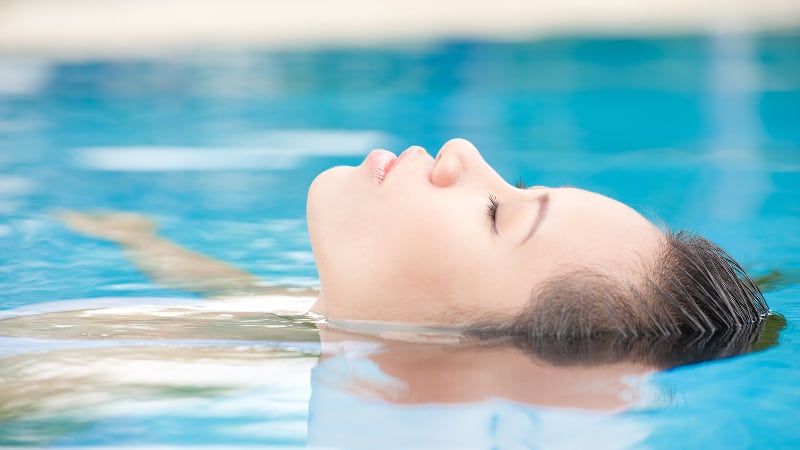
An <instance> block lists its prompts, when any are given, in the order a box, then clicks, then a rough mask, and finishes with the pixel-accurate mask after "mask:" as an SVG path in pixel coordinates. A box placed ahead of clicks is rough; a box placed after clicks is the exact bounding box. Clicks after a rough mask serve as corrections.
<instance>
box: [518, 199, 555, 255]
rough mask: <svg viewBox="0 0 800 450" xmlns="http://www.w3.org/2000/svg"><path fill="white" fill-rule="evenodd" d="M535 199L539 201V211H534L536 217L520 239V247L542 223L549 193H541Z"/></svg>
mask: <svg viewBox="0 0 800 450" xmlns="http://www.w3.org/2000/svg"><path fill="white" fill-rule="evenodd" d="M537 201H538V202H539V212H538V213H536V219H534V220H533V224H531V229H530V230H528V234H526V235H525V238H524V239H523V240H522V242H520V244H519V245H520V247H521V246H523V245H525V243H526V242H528V240H530V238H531V236H533V235H534V234H536V230H538V229H539V225H541V224H542V221H543V220H544V218H545V216H547V206H548V205H549V204H550V195H549V194H545V195H542V196H541V197H539V199H538V200H537Z"/></svg>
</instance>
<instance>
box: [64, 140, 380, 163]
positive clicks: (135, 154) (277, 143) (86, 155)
mask: <svg viewBox="0 0 800 450" xmlns="http://www.w3.org/2000/svg"><path fill="white" fill-rule="evenodd" d="M392 140H393V139H392V137H391V136H390V135H388V134H385V133H382V132H379V131H361V130H355V131H352V130H281V131H272V132H267V133H262V134H259V135H258V136H256V137H255V139H250V142H248V145H247V146H246V147H161V146H131V147H91V148H81V149H76V150H74V151H73V160H74V162H75V164H76V165H78V166H79V167H82V168H85V169H92V170H107V171H142V172H168V171H187V170H188V171H216V170H287V169H293V168H295V167H298V166H299V165H300V164H301V163H302V161H303V160H304V159H305V158H311V157H320V156H354V155H365V154H366V153H367V152H369V151H370V150H372V149H374V148H378V147H381V146H385V145H386V144H387V143H389V142H391V141H392Z"/></svg>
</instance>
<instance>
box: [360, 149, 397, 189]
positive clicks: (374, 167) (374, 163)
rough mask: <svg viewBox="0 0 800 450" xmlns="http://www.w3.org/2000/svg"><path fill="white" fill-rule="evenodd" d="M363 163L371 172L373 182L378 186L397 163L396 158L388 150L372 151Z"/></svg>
mask: <svg viewBox="0 0 800 450" xmlns="http://www.w3.org/2000/svg"><path fill="white" fill-rule="evenodd" d="M364 162H365V163H366V164H367V167H369V169H370V170H371V171H372V174H373V175H374V176H375V180H377V181H378V184H380V183H383V180H384V179H385V178H386V176H387V175H389V171H390V170H392V167H394V165H395V163H396V162H397V156H396V155H395V154H394V153H392V152H390V151H388V150H373V151H371V152H369V154H368V155H367V158H366V159H365V160H364Z"/></svg>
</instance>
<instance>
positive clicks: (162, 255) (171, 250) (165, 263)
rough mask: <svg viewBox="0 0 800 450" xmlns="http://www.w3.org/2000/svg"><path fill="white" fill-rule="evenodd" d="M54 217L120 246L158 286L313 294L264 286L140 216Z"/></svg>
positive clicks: (216, 292) (216, 293) (211, 292)
mask: <svg viewBox="0 0 800 450" xmlns="http://www.w3.org/2000/svg"><path fill="white" fill-rule="evenodd" d="M58 216H59V218H60V219H61V221H62V222H63V223H64V224H65V225H66V226H67V227H69V228H70V229H71V230H73V231H75V232H77V233H80V234H83V235H85V236H89V237H93V238H97V239H103V240H107V241H111V242H114V243H116V244H119V245H120V246H122V248H123V249H124V250H125V254H126V256H128V258H129V259H130V260H131V261H132V262H133V263H134V264H135V265H136V267H138V268H139V270H141V271H142V272H143V273H144V274H146V275H147V276H148V277H150V278H151V279H152V280H153V281H155V282H156V283H157V284H159V285H160V286H162V287H166V288H175V289H182V290H185V291H188V292H194V293H198V294H202V295H204V296H207V297H211V298H224V297H230V296H242V295H300V296H309V295H316V294H317V291H316V290H314V289H308V288H291V287H284V286H266V285H265V284H264V280H262V279H260V278H258V277H256V276H255V275H253V274H251V273H248V272H245V271H243V270H240V269H237V268H236V267H234V266H232V265H230V264H228V263H226V262H224V261H220V260H217V259H214V258H210V257H208V256H207V255H204V254H202V253H198V252H195V251H193V250H190V249H188V248H186V247H184V246H182V245H180V244H178V243H176V242H173V241H170V240H167V239H164V238H162V237H160V236H158V235H157V234H156V223H155V222H154V221H153V220H152V219H149V218H148V217H146V216H144V215H141V214H137V213H131V212H124V213H123V212H105V213H82V212H76V211H64V212H61V213H59V214H58Z"/></svg>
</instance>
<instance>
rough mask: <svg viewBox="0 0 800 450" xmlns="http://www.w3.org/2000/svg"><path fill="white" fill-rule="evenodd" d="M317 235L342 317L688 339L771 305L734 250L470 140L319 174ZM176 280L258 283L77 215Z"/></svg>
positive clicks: (85, 228) (238, 287)
mask: <svg viewBox="0 0 800 450" xmlns="http://www.w3.org/2000/svg"><path fill="white" fill-rule="evenodd" d="M307 208H308V211H307V217H308V229H309V235H310V238H311V245H312V248H313V251H314V255H315V258H316V261H317V268H318V272H319V275H320V285H321V289H320V292H319V295H318V297H317V299H316V302H315V303H314V305H313V307H312V308H311V311H313V312H316V313H319V314H323V315H325V316H327V317H328V318H329V319H330V320H333V321H337V320H338V321H342V320H369V321H380V322H403V323H412V324H425V325H445V324H446V325H455V326H459V327H466V328H468V329H470V330H472V331H473V332H475V333H477V334H479V335H485V334H497V333H503V334H513V335H519V336H527V337H531V336H543V335H548V336H552V335H558V336H598V335H600V334H614V335H625V336H637V335H648V336H651V335H675V334H680V333H683V332H687V331H691V332H695V333H706V332H713V331H715V330H719V329H723V330H724V329H730V328H735V327H738V326H742V325H746V324H755V323H758V322H760V321H761V320H762V319H763V318H764V317H765V316H766V313H767V311H768V310H767V305H766V303H765V301H764V298H763V296H762V295H761V292H760V291H759V289H758V287H757V286H756V284H755V283H754V282H753V281H752V280H751V279H750V278H749V277H748V276H747V274H746V273H745V272H744V271H743V270H742V268H741V267H740V266H739V265H738V264H737V263H736V262H735V261H734V260H733V259H732V258H731V257H730V256H729V255H728V254H727V253H725V252H724V251H723V250H721V249H720V248H719V247H717V246H716V245H714V244H712V243H711V242H709V241H707V240H705V239H703V238H701V237H696V236H692V235H690V234H687V233H684V232H680V233H677V234H675V233H671V232H666V233H665V232H662V231H661V230H659V229H658V228H657V227H655V226H654V225H653V224H652V223H650V222H649V221H647V220H646V219H645V218H644V217H642V216H641V215H640V214H638V213H637V212H636V211H634V210H633V209H631V208H630V207H628V206H626V205H624V204H622V203H620V202H618V201H615V200H613V199H610V198H608V197H605V196H602V195H599V194H596V193H592V192H588V191H584V190H581V189H575V188H571V187H562V188H549V187H543V186H535V187H532V188H529V189H521V188H518V187H514V186H511V185H509V184H507V183H505V182H504V181H503V180H502V178H501V177H500V176H499V175H498V174H497V173H496V172H495V171H494V170H493V169H492V168H491V167H489V166H488V164H487V163H486V162H485V161H484V160H483V159H482V157H481V156H480V154H479V152H478V150H477V149H476V148H475V147H474V146H473V145H472V144H471V143H470V142H468V141H466V140H463V139H454V140H451V141H449V142H447V143H446V144H445V145H444V146H443V147H442V148H441V150H440V151H439V152H438V154H437V156H436V158H435V159H434V158H433V157H431V156H430V155H429V154H428V153H427V152H426V151H425V150H424V149H422V148H420V147H411V148H408V149H406V150H405V151H404V152H402V153H401V154H400V155H399V156H398V157H396V156H395V155H393V154H391V153H390V152H388V151H385V150H375V151H373V152H371V153H370V154H369V155H368V156H367V157H366V159H365V160H364V162H363V163H362V164H361V165H359V166H357V167H334V168H332V169H330V170H327V171H325V172H323V173H322V174H320V175H319V176H318V177H317V178H316V179H315V180H314V182H313V183H312V185H311V188H310V189H309V194H308V204H307ZM63 219H64V220H65V222H66V223H67V224H68V225H70V226H71V227H72V228H74V229H75V230H78V231H80V232H83V233H86V234H89V235H93V236H97V237H101V238H106V239H110V240H112V241H115V242H118V243H119V244H121V245H123V246H124V247H125V248H126V249H127V250H128V251H129V252H130V254H131V256H132V258H133V259H134V261H135V262H136V263H137V264H138V265H139V266H140V267H141V268H142V269H143V270H144V271H145V272H147V273H149V274H150V275H152V276H153V277H154V278H155V279H156V280H159V281H161V282H162V283H164V284H166V285H169V286H180V287H184V288H189V289H193V290H201V291H204V292H207V293H210V294H212V295H216V296H224V295H231V294H236V293H242V292H248V293H249V292H255V291H262V290H263V288H261V284H260V283H259V280H257V279H255V278H254V277H252V276H251V275H249V274H245V273H242V272H240V271H238V270H236V269H233V268H231V267H229V266H227V265H225V264H223V263H219V262H217V261H213V260H210V259H208V258H206V257H204V256H202V255H199V254H196V253H192V252H190V251H188V250H186V249H184V248H182V247H180V246H178V245H176V244H174V243H171V242H169V241H165V240H163V239H160V238H158V237H157V236H155V234H153V227H152V226H151V225H150V224H149V222H147V221H145V220H143V219H142V218H141V217H139V216H131V215H113V214H112V215H99V216H98V215H85V214H77V213H66V214H64V215H63Z"/></svg>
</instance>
